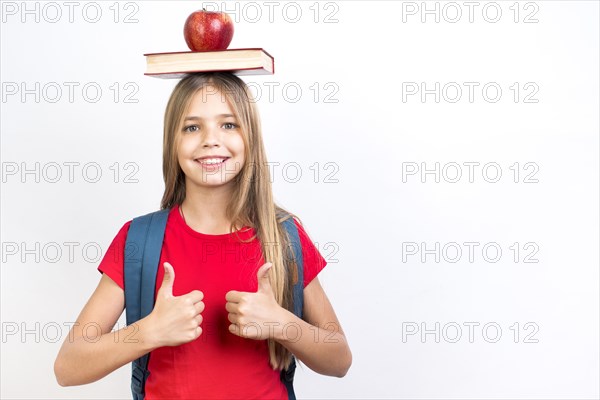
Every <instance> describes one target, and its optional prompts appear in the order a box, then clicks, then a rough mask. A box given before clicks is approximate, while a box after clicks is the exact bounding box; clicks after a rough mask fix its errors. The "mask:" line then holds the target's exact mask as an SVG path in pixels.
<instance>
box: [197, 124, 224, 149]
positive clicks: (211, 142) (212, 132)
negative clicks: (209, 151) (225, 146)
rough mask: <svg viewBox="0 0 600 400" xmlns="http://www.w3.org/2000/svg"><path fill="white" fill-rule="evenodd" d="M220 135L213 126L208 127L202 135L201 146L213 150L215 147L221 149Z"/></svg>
mask: <svg viewBox="0 0 600 400" xmlns="http://www.w3.org/2000/svg"><path fill="white" fill-rule="evenodd" d="M219 142H220V139H219V134H218V129H217V128H216V127H213V126H207V127H206V128H205V130H204V134H203V135H202V139H201V144H202V147H208V148H212V147H214V146H217V147H219Z"/></svg>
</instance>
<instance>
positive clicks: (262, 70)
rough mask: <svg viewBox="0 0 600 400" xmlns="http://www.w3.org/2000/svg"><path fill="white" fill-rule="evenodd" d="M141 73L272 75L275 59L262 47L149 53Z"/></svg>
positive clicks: (170, 76) (168, 74)
mask: <svg viewBox="0 0 600 400" xmlns="http://www.w3.org/2000/svg"><path fill="white" fill-rule="evenodd" d="M144 56H146V72H145V73H144V75H148V76H153V77H156V78H166V79H170V78H182V77H183V76H185V74H188V73H193V72H208V71H230V72H232V73H234V74H236V75H272V74H274V73H275V59H274V58H273V56H271V55H270V54H269V53H267V52H266V51H265V50H264V49H261V48H250V49H226V50H217V51H180V52H173V53H148V54H144Z"/></svg>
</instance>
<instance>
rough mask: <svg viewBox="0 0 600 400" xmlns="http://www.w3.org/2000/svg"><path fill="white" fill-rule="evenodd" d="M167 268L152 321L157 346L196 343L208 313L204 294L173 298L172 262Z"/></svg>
mask: <svg viewBox="0 0 600 400" xmlns="http://www.w3.org/2000/svg"><path fill="white" fill-rule="evenodd" d="M163 265H164V268H165V276H164V278H163V281H162V284H161V286H160V288H159V289H158V293H157V295H156V302H155V304H154V309H153V310H152V312H151V313H150V315H149V316H148V319H149V321H148V322H149V325H150V326H151V329H152V333H151V337H152V338H153V340H154V341H155V343H156V345H157V347H162V346H178V345H180V344H184V343H188V342H191V341H192V340H196V339H197V338H198V337H199V336H200V335H201V334H202V328H201V327H200V324H201V323H202V315H200V313H202V311H204V302H202V299H203V298H204V294H203V293H202V292H201V291H199V290H192V291H191V292H189V293H187V294H184V295H183V296H173V282H175V271H174V270H173V266H172V265H171V264H169V263H168V262H165V263H164V264H163Z"/></svg>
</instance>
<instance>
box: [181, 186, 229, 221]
mask: <svg viewBox="0 0 600 400" xmlns="http://www.w3.org/2000/svg"><path fill="white" fill-rule="evenodd" d="M230 199H231V188H230V186H229V185H224V186H221V187H216V188H210V189H207V188H199V187H197V186H196V187H194V185H190V184H186V196H185V199H184V200H183V202H182V203H181V208H182V209H183V213H184V216H185V220H186V222H187V224H188V225H190V226H191V225H195V226H202V227H205V228H214V227H229V225H230V223H231V221H230V220H229V219H228V218H227V216H226V209H227V204H228V203H229V201H230Z"/></svg>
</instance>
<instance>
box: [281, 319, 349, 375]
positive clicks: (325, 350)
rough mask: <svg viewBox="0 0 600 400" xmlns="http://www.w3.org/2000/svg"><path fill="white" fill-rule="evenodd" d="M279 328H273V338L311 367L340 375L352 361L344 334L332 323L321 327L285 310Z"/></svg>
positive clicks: (321, 372)
mask: <svg viewBox="0 0 600 400" xmlns="http://www.w3.org/2000/svg"><path fill="white" fill-rule="evenodd" d="M279 326H280V327H281V328H282V329H277V330H275V332H276V336H275V340H276V341H277V342H279V343H281V344H282V345H283V346H285V347H286V348H287V349H288V350H290V351H291V352H292V353H294V355H295V356H296V357H297V358H298V359H299V360H300V361H302V362H303V363H304V364H306V365H307V366H308V367H309V368H310V369H312V370H313V371H315V372H317V373H320V374H323V375H329V376H336V377H340V378H341V377H343V376H344V375H346V372H347V371H348V369H349V368H350V365H351V364H352V353H351V352H350V348H349V346H348V342H347V340H346V336H345V335H344V334H343V333H342V332H340V329H339V327H338V326H337V325H336V324H334V323H331V324H326V325H325V326H324V327H323V328H321V327H317V326H314V325H311V324H309V323H308V322H306V321H304V320H302V319H300V318H298V317H297V316H296V315H294V314H293V313H291V312H289V311H287V310H285V313H284V317H283V320H282V323H281V324H280V325H279Z"/></svg>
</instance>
